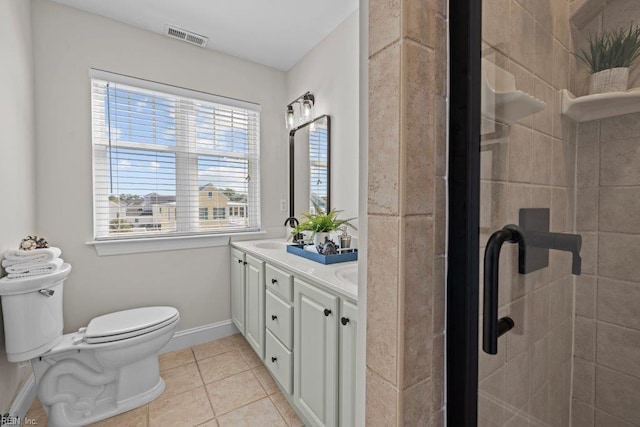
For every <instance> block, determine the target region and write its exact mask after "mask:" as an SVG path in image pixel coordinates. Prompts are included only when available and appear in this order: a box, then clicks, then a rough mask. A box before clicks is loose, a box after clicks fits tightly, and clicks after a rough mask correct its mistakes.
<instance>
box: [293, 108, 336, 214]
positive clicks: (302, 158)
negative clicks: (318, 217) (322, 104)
mask: <svg viewBox="0 0 640 427" xmlns="http://www.w3.org/2000/svg"><path fill="white" fill-rule="evenodd" d="M330 145H331V118H330V117H329V116H328V115H323V116H320V117H317V118H316V119H314V120H312V121H309V122H307V123H303V124H302V125H300V126H298V127H296V128H293V129H291V131H290V132H289V159H290V160H289V214H290V216H293V217H295V218H297V219H299V220H300V219H301V218H302V217H303V216H302V214H304V213H307V212H311V213H315V212H316V209H315V206H318V207H319V208H320V209H321V210H322V211H323V212H328V211H329V210H330V209H331V190H330V188H331V185H330V184H331V165H330V163H331V162H330V158H331V156H330V153H331V151H330Z"/></svg>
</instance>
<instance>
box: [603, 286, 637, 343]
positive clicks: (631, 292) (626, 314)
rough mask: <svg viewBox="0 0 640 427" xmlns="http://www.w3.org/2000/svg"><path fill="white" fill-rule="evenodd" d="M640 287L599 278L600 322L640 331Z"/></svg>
mask: <svg viewBox="0 0 640 427" xmlns="http://www.w3.org/2000/svg"><path fill="white" fill-rule="evenodd" d="M638 307H640V285H638V284H637V283H629V282H620V281H617V280H611V279H605V278H603V277H600V278H598V299H597V310H598V311H597V313H598V320H603V321H605V322H610V323H615V324H617V325H621V326H626V327H629V328H633V329H637V330H640V316H638Z"/></svg>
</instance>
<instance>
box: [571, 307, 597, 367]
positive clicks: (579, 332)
mask: <svg viewBox="0 0 640 427" xmlns="http://www.w3.org/2000/svg"><path fill="white" fill-rule="evenodd" d="M595 351H596V324H595V321H594V320H593V319H587V318H586V317H581V316H576V319H575V343H574V354H575V356H576V357H580V358H582V359H584V360H588V361H593V360H594V357H595Z"/></svg>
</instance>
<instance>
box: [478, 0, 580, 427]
mask: <svg viewBox="0 0 640 427" xmlns="http://www.w3.org/2000/svg"><path fill="white" fill-rule="evenodd" d="M569 6H570V4H569V0H535V1H524V0H484V1H483V21H484V22H483V41H484V43H483V51H482V57H483V58H484V59H486V60H488V61H490V62H493V63H494V64H496V65H497V66H499V67H501V68H503V69H504V70H506V71H508V72H509V73H511V74H513V75H514V76H515V80H516V88H517V89H518V90H521V91H523V92H526V93H528V94H530V95H532V96H534V97H536V98H538V99H540V100H542V101H544V102H545V103H546V108H545V109H543V110H542V111H540V112H538V113H536V114H533V115H529V116H527V117H524V118H522V119H521V120H519V121H518V123H517V124H514V125H513V126H504V125H500V124H498V123H495V122H492V121H489V120H486V119H485V120H483V123H482V125H483V126H482V127H483V137H482V143H481V162H482V163H481V166H482V172H481V213H480V226H481V230H480V232H481V238H480V242H481V246H482V247H481V248H480V250H481V252H480V260H481V262H482V260H483V255H484V245H485V244H486V241H487V239H488V237H489V236H490V234H491V233H493V232H494V231H496V230H499V229H501V228H502V227H504V226H505V225H507V224H518V222H519V211H520V209H521V208H549V209H550V226H551V231H553V232H568V233H572V232H573V230H574V220H573V218H574V194H575V193H574V177H575V152H576V151H575V150H576V149H575V126H574V125H573V124H572V123H570V122H568V121H567V120H566V119H564V118H563V117H562V116H561V114H560V90H561V89H566V88H568V87H569V81H570V78H571V75H570V73H569V69H570V60H571V56H570V53H569V51H570V49H571V34H570V31H569V25H568V22H569ZM480 268H481V272H482V270H483V269H482V266H481V267H480ZM570 273H571V256H570V254H568V253H564V252H558V251H550V265H549V267H547V268H544V269H542V270H538V271H536V272H533V273H529V274H526V275H521V274H519V273H518V255H517V246H516V245H511V244H505V246H503V249H502V255H501V263H500V289H499V303H500V304H499V307H500V308H499V316H500V317H502V316H509V317H511V318H512V319H513V320H514V322H515V328H514V329H513V330H511V331H510V332H509V333H507V334H505V335H504V336H502V337H501V338H500V339H499V341H498V354H497V355H495V356H490V355H487V354H485V353H484V352H482V351H480V364H479V380H480V384H479V389H480V390H479V425H480V426H504V425H518V426H519V425H531V426H546V425H548V426H562V427H566V426H568V425H569V423H570V422H569V419H570V388H571V345H572V333H573V330H572V310H573V279H572V276H571V274H570ZM481 289H482V288H481ZM481 320H482V319H481Z"/></svg>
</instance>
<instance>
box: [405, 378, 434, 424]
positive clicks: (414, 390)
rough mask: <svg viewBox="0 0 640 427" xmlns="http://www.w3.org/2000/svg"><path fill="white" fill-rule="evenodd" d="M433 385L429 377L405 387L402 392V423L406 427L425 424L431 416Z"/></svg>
mask: <svg viewBox="0 0 640 427" xmlns="http://www.w3.org/2000/svg"><path fill="white" fill-rule="evenodd" d="M432 392H433V385H432V384H431V379H426V380H425V381H422V382H420V383H417V384H415V385H413V386H412V387H409V388H407V389H405V390H404V391H403V392H402V416H403V419H402V423H403V425H404V426H406V427H414V426H426V425H428V424H429V421H431V416H432V408H431V402H432V396H431V394H432Z"/></svg>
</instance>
